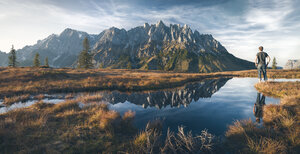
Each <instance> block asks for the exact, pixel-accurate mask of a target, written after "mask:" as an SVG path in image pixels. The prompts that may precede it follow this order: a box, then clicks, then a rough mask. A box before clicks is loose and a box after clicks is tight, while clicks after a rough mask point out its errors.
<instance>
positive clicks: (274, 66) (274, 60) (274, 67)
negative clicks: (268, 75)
mask: <svg viewBox="0 0 300 154" xmlns="http://www.w3.org/2000/svg"><path fill="white" fill-rule="evenodd" d="M272 69H277V62H276V58H275V57H274V58H273V63H272Z"/></svg>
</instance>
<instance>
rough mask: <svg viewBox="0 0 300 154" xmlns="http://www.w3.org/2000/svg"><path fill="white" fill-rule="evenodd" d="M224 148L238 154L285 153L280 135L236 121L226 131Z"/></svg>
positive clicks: (247, 122)
mask: <svg viewBox="0 0 300 154" xmlns="http://www.w3.org/2000/svg"><path fill="white" fill-rule="evenodd" d="M226 139H227V140H226V142H225V146H226V147H227V149H228V150H229V151H231V152H238V153H274V154H275V153H286V152H287V148H286V143H285V142H284V141H283V137H282V134H278V133H277V132H275V131H274V130H272V129H270V128H260V127H258V125H257V124H256V123H253V122H252V121H251V120H250V119H249V120H242V121H236V122H234V124H233V125H230V126H229V128H228V130H227V131H226Z"/></svg>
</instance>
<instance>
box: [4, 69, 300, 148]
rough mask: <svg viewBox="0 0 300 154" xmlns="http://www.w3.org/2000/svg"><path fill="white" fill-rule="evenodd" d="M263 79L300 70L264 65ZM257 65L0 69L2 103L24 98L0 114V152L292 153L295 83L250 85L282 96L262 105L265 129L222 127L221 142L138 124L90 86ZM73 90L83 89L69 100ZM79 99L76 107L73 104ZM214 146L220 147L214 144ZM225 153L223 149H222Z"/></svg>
mask: <svg viewBox="0 0 300 154" xmlns="http://www.w3.org/2000/svg"><path fill="white" fill-rule="evenodd" d="M268 73H269V78H300V70H268ZM256 76H257V71H256V70H248V71H235V72H218V73H176V72H162V71H143V70H126V69H71V68H59V69H56V68H41V67H24V68H12V67H9V68H2V67H0V100H2V101H3V104H4V105H6V106H9V105H11V104H13V103H15V102H24V101H27V100H29V99H31V97H34V98H35V99H37V100H39V102H37V103H35V104H34V105H31V106H29V107H26V108H21V109H15V110H12V111H9V112H6V113H3V114H0V153H196V152H198V153H214V152H222V150H223V149H226V150H227V151H229V152H232V153H297V152H299V147H300V140H299V138H300V127H299V120H300V116H299V114H300V105H299V102H300V95H299V94H300V82H282V83H277V82H266V83H260V84H257V85H256V88H257V89H258V90H259V91H260V92H262V93H264V94H265V95H270V96H275V97H280V98H281V103H280V105H267V106H265V108H264V116H263V121H264V127H259V126H258V125H257V124H256V123H253V122H252V121H251V120H243V121H236V122H235V123H234V124H233V125H231V126H229V127H228V130H227V132H226V134H225V136H226V139H225V141H220V140H219V139H218V137H216V136H214V135H212V134H210V133H209V132H208V131H207V130H203V131H202V133H201V134H199V135H194V134H192V133H191V132H189V131H186V130H184V127H183V126H179V127H178V132H172V131H169V130H168V131H167V132H166V134H165V135H163V132H162V122H161V121H159V120H158V121H153V122H149V123H148V124H147V126H146V127H145V129H143V130H137V129H136V128H135V127H134V126H133V124H132V122H133V119H134V116H135V113H134V112H132V111H128V112H126V113H125V114H124V115H120V114H119V113H118V112H116V111H112V110H109V109H108V106H107V104H103V103H102V102H101V97H102V96H101V95H89V94H88V92H92V91H97V90H120V91H137V90H156V89H163V88H171V87H176V86H182V85H184V84H185V83H188V82H193V81H201V80H205V79H211V78H220V77H256ZM74 92H87V93H86V94H85V95H82V96H78V97H76V98H74V96H73V93H74ZM50 93H67V94H66V96H65V99H66V101H64V102H61V103H58V104H50V103H44V102H43V101H42V99H43V98H44V97H45V95H44V94H50ZM79 102H80V103H83V104H84V105H83V106H80V105H79ZM220 149H221V150H220ZM223 152H224V151H223Z"/></svg>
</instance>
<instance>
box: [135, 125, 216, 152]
mask: <svg viewBox="0 0 300 154" xmlns="http://www.w3.org/2000/svg"><path fill="white" fill-rule="evenodd" d="M156 122H157V121H156ZM156 122H155V123H154V124H153V123H152V122H149V123H148V124H147V126H146V128H145V130H143V131H141V132H140V133H139V134H138V135H137V136H136V137H135V138H134V140H133V142H132V149H135V150H132V151H131V152H132V153H212V152H213V151H214V150H215V149H213V148H214V145H215V144H217V143H216V140H215V136H213V135H212V134H210V133H208V131H207V130H203V131H202V132H201V134H200V135H193V134H192V132H191V131H189V132H186V131H185V130H184V127H183V126H179V127H178V132H177V133H175V132H172V131H170V129H168V131H167V134H166V136H165V137H163V136H162V132H161V131H162V128H161V127H160V125H157V123H156ZM153 126H156V127H153ZM157 126H158V127H157Z"/></svg>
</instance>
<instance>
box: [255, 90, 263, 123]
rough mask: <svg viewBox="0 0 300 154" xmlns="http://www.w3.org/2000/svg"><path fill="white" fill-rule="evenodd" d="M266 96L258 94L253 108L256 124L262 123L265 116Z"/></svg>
mask: <svg viewBox="0 0 300 154" xmlns="http://www.w3.org/2000/svg"><path fill="white" fill-rule="evenodd" d="M265 100H266V99H265V96H264V95H261V93H257V97H256V102H255V104H254V107H253V114H254V116H255V118H256V122H258V123H260V118H262V116H263V107H264V105H265Z"/></svg>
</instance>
